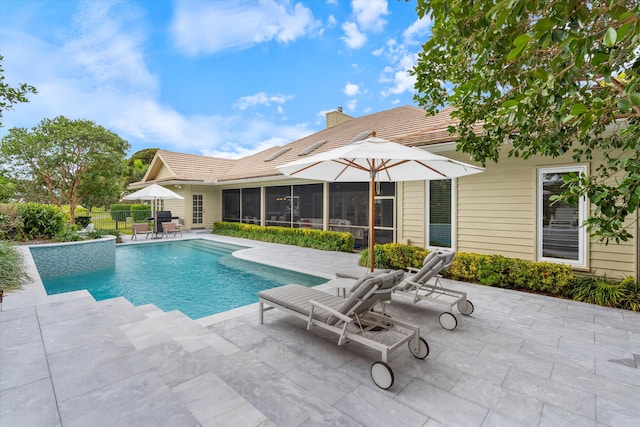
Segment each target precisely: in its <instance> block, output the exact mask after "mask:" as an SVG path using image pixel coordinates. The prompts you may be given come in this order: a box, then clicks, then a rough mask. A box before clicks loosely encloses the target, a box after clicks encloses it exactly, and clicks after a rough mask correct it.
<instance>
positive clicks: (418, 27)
mask: <svg viewBox="0 0 640 427" xmlns="http://www.w3.org/2000/svg"><path fill="white" fill-rule="evenodd" d="M432 25H433V21H432V20H431V19H429V18H427V17H424V18H422V19H418V20H417V21H416V22H414V23H413V24H411V25H410V26H409V27H408V28H407V29H406V30H404V32H403V33H402V38H403V39H404V42H405V43H407V44H417V43H419V44H422V43H424V42H425V41H427V36H428V35H429V33H430V32H431V26H432ZM416 38H419V39H418V40H416Z"/></svg>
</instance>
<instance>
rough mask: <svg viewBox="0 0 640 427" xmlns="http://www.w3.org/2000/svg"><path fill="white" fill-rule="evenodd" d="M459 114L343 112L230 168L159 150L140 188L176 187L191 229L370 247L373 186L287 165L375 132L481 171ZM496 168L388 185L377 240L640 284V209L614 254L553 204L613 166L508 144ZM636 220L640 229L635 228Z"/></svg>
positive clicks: (173, 206)
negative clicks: (337, 235)
mask: <svg viewBox="0 0 640 427" xmlns="http://www.w3.org/2000/svg"><path fill="white" fill-rule="evenodd" d="M449 113H450V110H448V109H445V110H443V111H441V112H440V113H439V114H437V115H435V116H426V115H425V112H424V110H422V109H420V108H415V107H411V106H403V107H398V108H394V109H391V110H387V111H382V112H379V113H374V114H370V115H367V116H363V117H359V118H353V117H350V116H349V115H347V114H345V113H344V112H342V110H341V109H338V110H336V111H331V112H329V113H328V114H327V118H326V119H327V127H326V128H325V129H323V130H321V131H319V132H317V133H314V134H312V135H309V136H306V137H304V138H301V139H299V140H297V141H294V142H291V143H290V144H287V145H284V146H282V147H272V148H269V149H267V150H265V151H262V152H260V153H257V154H254V155H251V156H248V157H244V158H241V159H236V160H230V159H221V158H213V157H206V156H198V155H192V154H183V153H175V152H170V151H165V150H159V151H158V152H157V154H156V156H155V158H154V159H153V161H152V164H151V165H150V167H149V170H148V171H147V174H146V175H145V177H144V178H143V180H142V181H140V182H139V183H135V184H133V185H132V188H139V187H142V186H145V185H148V184H150V183H157V184H161V185H164V186H167V187H168V188H170V189H171V190H173V191H175V192H177V193H179V194H181V195H182V196H183V197H184V200H167V201H165V209H169V210H171V211H172V212H173V214H174V215H177V216H179V217H181V218H184V221H185V228H187V229H197V228H211V227H212V224H213V223H214V222H215V221H222V220H224V221H238V222H246V223H253V224H260V225H264V226H269V225H280V226H286V227H314V228H322V229H336V230H346V231H351V232H352V233H353V234H354V236H355V237H356V240H357V244H358V245H366V238H365V236H364V235H363V233H364V232H365V231H366V230H367V228H368V209H369V207H368V204H369V201H368V197H367V195H368V184H367V183H359V182H354V183H330V182H313V181H308V180H301V179H293V178H290V177H286V176H283V175H282V174H280V173H279V172H278V170H277V169H276V166H278V165H282V164H284V163H287V162H290V161H293V160H296V159H300V158H302V157H303V156H307V155H312V154H317V153H319V152H322V151H326V150H330V149H333V148H336V147H340V146H343V145H345V144H347V143H348V142H349V141H351V140H352V139H354V138H359V137H360V138H361V137H363V136H366V135H368V134H369V133H370V132H371V131H375V132H376V135H377V136H378V137H381V138H384V139H388V140H390V141H394V142H398V143H401V144H405V145H407V146H413V147H419V148H422V149H426V150H429V151H432V152H435V153H438V154H440V155H444V156H447V157H450V158H453V159H455V160H460V161H463V162H469V158H468V156H467V155H465V154H463V153H460V152H457V151H456V143H455V140H454V138H453V137H452V136H450V135H449V132H448V130H447V127H448V126H449V125H450V124H451V123H452V119H451V117H450V115H449ZM503 150H504V153H503V155H502V156H501V160H500V162H499V163H497V164H489V165H487V168H486V171H485V172H484V173H481V174H476V175H472V176H469V177H463V178H458V179H453V180H438V181H410V182H398V183H384V182H383V183H380V185H379V188H378V189H377V190H378V193H377V195H376V199H375V201H376V242H379V243H386V242H400V243H408V244H411V245H419V246H425V247H430V248H434V247H445V248H453V249H455V250H457V251H463V252H473V253H480V254H500V255H504V256H508V257H515V258H521V259H525V260H534V261H551V262H561V263H566V264H570V265H571V266H573V268H574V269H575V270H577V271H586V272H588V271H591V272H594V273H596V274H606V275H607V276H608V277H626V276H633V277H635V278H638V276H639V271H638V270H639V267H638V266H639V263H640V262H639V256H640V249H639V244H638V242H639V239H638V238H637V236H638V234H640V230H639V229H638V221H637V220H638V215H639V214H638V212H636V213H635V216H634V217H633V218H630V219H629V225H630V226H632V227H634V228H633V230H632V234H634V236H636V238H635V239H633V240H630V241H628V242H622V243H620V244H615V243H610V244H609V245H605V244H602V243H598V242H596V241H593V240H590V239H589V237H588V235H587V233H586V231H585V229H584V228H583V227H580V224H581V223H582V221H583V220H584V219H585V218H586V217H587V213H588V212H589V209H590V208H591V207H590V206H589V203H588V202H587V201H583V202H581V203H579V204H578V206H570V205H566V204H565V205H562V204H551V203H550V196H552V195H554V194H558V192H560V184H561V183H562V177H563V176H564V175H565V174H567V173H571V172H586V173H588V172H589V171H590V170H595V168H596V167H597V165H598V161H599V160H600V161H602V157H600V158H599V159H598V157H597V156H595V157H594V159H593V160H591V161H585V162H583V163H580V164H576V163H574V162H573V160H572V159H571V157H570V155H566V156H564V157H559V158H555V159H553V158H548V157H533V158H529V159H527V160H523V159H521V158H513V157H508V156H507V155H506V153H507V151H508V147H506V146H505V148H504V149H503ZM634 221H635V222H634Z"/></svg>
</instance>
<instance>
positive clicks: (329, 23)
mask: <svg viewBox="0 0 640 427" xmlns="http://www.w3.org/2000/svg"><path fill="white" fill-rule="evenodd" d="M336 25H338V20H337V19H336V17H335V16H333V15H329V17H328V18H327V28H335V26H336Z"/></svg>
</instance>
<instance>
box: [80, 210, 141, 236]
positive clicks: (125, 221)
mask: <svg viewBox="0 0 640 427" xmlns="http://www.w3.org/2000/svg"><path fill="white" fill-rule="evenodd" d="M83 217H84V218H86V217H89V218H86V219H84V218H83ZM89 222H91V223H93V228H94V229H102V230H119V231H124V230H131V229H132V228H131V224H132V223H133V222H134V221H133V217H132V212H129V211H113V212H87V214H86V215H82V216H76V224H78V227H80V228H82V227H85V226H86V224H88V223H89ZM135 222H144V220H136V221H135Z"/></svg>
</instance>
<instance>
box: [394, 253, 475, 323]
mask: <svg viewBox="0 0 640 427" xmlns="http://www.w3.org/2000/svg"><path fill="white" fill-rule="evenodd" d="M455 256H456V253H455V252H453V251H433V252H430V253H429V254H428V255H427V256H426V257H425V259H424V261H423V263H422V268H420V269H419V270H418V269H415V268H408V270H409V274H408V275H407V277H406V278H405V279H404V280H403V281H402V282H401V283H400V284H399V285H398V286H396V288H395V290H394V291H395V292H397V293H399V294H404V295H407V296H409V297H411V298H412V299H413V303H414V304H415V303H417V302H418V301H433V302H436V303H440V304H444V305H445V306H447V307H448V310H449V311H445V312H443V313H441V314H440V317H439V321H440V326H442V327H443V328H444V329H447V330H450V331H452V330H454V329H455V328H456V327H457V326H458V319H457V318H456V316H455V315H454V314H453V313H452V311H453V306H454V305H456V306H457V308H458V311H459V312H460V313H461V314H463V315H465V316H469V315H471V313H473V304H472V303H471V301H469V300H468V299H467V293H466V292H461V291H458V290H455V289H450V288H445V287H444V286H443V285H442V283H441V282H440V279H441V277H442V276H441V275H440V272H441V271H442V270H444V269H446V268H447V267H449V266H450V265H451V264H452V263H453V260H454V258H455ZM429 282H432V284H430V283H429Z"/></svg>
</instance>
